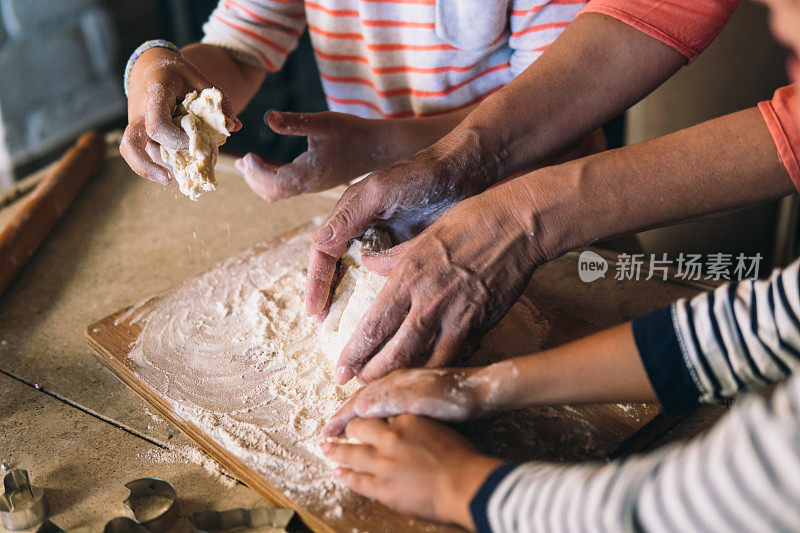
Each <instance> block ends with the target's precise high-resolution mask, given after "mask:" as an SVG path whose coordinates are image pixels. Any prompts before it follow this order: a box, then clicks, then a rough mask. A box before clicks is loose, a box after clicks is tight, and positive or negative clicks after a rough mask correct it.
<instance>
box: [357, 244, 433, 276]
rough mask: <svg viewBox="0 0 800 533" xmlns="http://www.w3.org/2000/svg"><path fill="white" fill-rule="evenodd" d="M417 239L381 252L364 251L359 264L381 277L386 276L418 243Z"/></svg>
mask: <svg viewBox="0 0 800 533" xmlns="http://www.w3.org/2000/svg"><path fill="white" fill-rule="evenodd" d="M418 239H419V236H417V237H415V238H413V239H411V240H409V241H406V242H404V243H401V244H398V245H396V246H392V247H391V248H389V249H388V250H383V251H381V252H373V251H370V250H364V251H362V252H361V262H362V263H364V266H365V267H367V269H368V270H371V271H372V272H375V273H376V274H380V275H381V276H388V275H389V274H391V272H392V270H394V267H396V266H397V263H399V262H400V260H401V259H402V258H403V256H404V255H405V254H406V252H408V251H409V250H410V249H411V248H413V247H414V245H415V244H417V242H419V241H418Z"/></svg>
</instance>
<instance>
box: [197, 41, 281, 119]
mask: <svg viewBox="0 0 800 533" xmlns="http://www.w3.org/2000/svg"><path fill="white" fill-rule="evenodd" d="M181 52H182V53H183V57H184V58H185V59H186V60H187V61H188V62H189V63H191V64H192V65H193V66H194V67H195V68H196V69H197V70H199V71H200V72H201V73H203V75H205V76H206V77H207V78H208V79H209V80H210V81H211V83H213V84H214V86H215V87H217V88H219V89H220V90H222V92H223V93H225V95H226V96H227V97H228V98H229V99H230V101H231V103H232V104H233V107H234V109H235V111H236V112H237V113H238V112H240V111H241V110H242V109H244V108H245V107H246V106H247V104H248V103H249V102H250V100H251V99H252V98H253V95H255V94H256V92H257V91H258V89H259V87H261V84H262V83H263V82H264V78H265V77H266V74H267V71H266V69H264V68H263V67H258V66H255V65H252V64H249V63H245V62H242V61H239V60H237V59H235V58H233V57H232V56H231V55H230V54H228V53H227V52H226V51H225V50H223V49H222V48H220V47H218V46H214V45H210V44H203V43H195V44H190V45H189V46H186V47H184V48H183V50H181Z"/></svg>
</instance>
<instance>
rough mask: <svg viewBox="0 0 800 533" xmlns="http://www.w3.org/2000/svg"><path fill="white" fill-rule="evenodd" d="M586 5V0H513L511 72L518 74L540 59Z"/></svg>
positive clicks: (510, 39)
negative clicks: (545, 0) (544, 0)
mask: <svg viewBox="0 0 800 533" xmlns="http://www.w3.org/2000/svg"><path fill="white" fill-rule="evenodd" d="M584 6H586V0H549V1H547V2H542V0H514V2H513V3H512V6H511V18H510V21H509V28H510V36H509V38H508V46H509V47H510V48H511V50H512V53H511V58H510V63H511V72H512V74H513V75H514V76H518V75H519V74H521V73H522V71H523V70H525V69H526V68H528V67H529V66H530V64H531V63H533V62H534V61H535V60H536V59H538V58H539V56H540V55H542V53H543V52H544V51H545V49H547V47H548V46H549V45H550V43H552V42H553V41H555V40H556V38H558V36H559V35H561V33H562V32H563V31H564V29H565V28H566V27H567V26H568V25H569V24H570V22H572V21H573V20H574V19H575V17H576V16H578V12H579V11H580V10H581V9H583V8H584Z"/></svg>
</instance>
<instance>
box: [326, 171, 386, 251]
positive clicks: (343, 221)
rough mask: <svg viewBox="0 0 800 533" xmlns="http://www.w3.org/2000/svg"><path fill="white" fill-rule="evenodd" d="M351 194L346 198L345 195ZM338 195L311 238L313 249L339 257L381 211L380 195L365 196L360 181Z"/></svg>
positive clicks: (381, 201) (381, 196)
mask: <svg viewBox="0 0 800 533" xmlns="http://www.w3.org/2000/svg"><path fill="white" fill-rule="evenodd" d="M351 189H354V191H353V192H352V193H350V194H348V191H350V190H351ZM348 191H345V193H344V194H343V195H342V197H341V198H340V199H339V202H338V203H337V204H336V207H334V208H333V213H331V216H330V218H329V219H328V221H327V222H326V223H325V225H324V226H322V227H321V228H319V229H318V230H317V231H315V232H314V233H313V234H312V235H311V242H312V243H313V244H314V248H316V249H317V250H319V251H321V252H323V253H326V254H328V255H330V256H333V257H341V255H342V253H344V251H345V250H346V249H347V246H348V244H349V243H350V241H351V240H353V239H355V238H356V237H359V236H360V235H362V234H363V233H364V231H366V229H367V228H368V227H369V226H371V225H372V221H373V220H375V219H376V218H378V214H379V213H380V212H382V211H383V209H384V200H383V195H380V194H368V193H366V192H365V191H366V189H365V187H364V182H363V181H361V182H359V183H356V184H355V185H351V186H350V188H349V189H348Z"/></svg>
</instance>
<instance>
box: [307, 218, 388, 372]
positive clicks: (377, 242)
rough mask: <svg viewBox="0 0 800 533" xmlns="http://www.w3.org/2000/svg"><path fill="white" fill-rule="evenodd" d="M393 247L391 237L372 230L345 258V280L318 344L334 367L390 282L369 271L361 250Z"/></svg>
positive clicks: (341, 281)
mask: <svg viewBox="0 0 800 533" xmlns="http://www.w3.org/2000/svg"><path fill="white" fill-rule="evenodd" d="M391 245H392V241H391V239H390V238H389V235H388V234H386V233H384V232H382V231H380V230H377V229H374V228H371V229H369V230H367V232H366V233H365V234H364V236H363V237H361V238H360V239H356V240H354V241H353V242H352V244H350V247H349V248H348V249H347V252H345V253H344V255H343V256H342V278H341V280H340V281H339V284H338V285H337V286H336V289H335V290H334V292H333V298H332V299H331V307H330V309H329V311H328V316H326V317H325V320H324V321H323V322H322V325H321V327H320V330H319V336H318V341H317V342H318V346H319V348H320V350H322V351H323V352H324V353H325V355H326V356H327V357H328V359H329V360H330V361H331V364H332V365H335V364H336V361H337V360H338V359H339V354H341V352H342V349H343V348H344V346H345V344H347V341H348V340H350V337H351V336H352V335H353V332H354V331H355V329H356V326H358V323H359V321H360V320H361V317H363V316H364V314H365V313H366V312H367V311H368V310H369V308H370V305H372V302H373V301H374V300H375V298H376V297H377V296H378V293H380V292H381V289H382V288H383V285H384V283H386V278H384V277H383V276H381V275H379V274H376V273H375V272H371V271H370V270H367V268H366V267H365V266H364V264H363V263H362V262H361V250H363V249H366V250H375V251H378V250H385V249H387V248H390V247H391Z"/></svg>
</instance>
